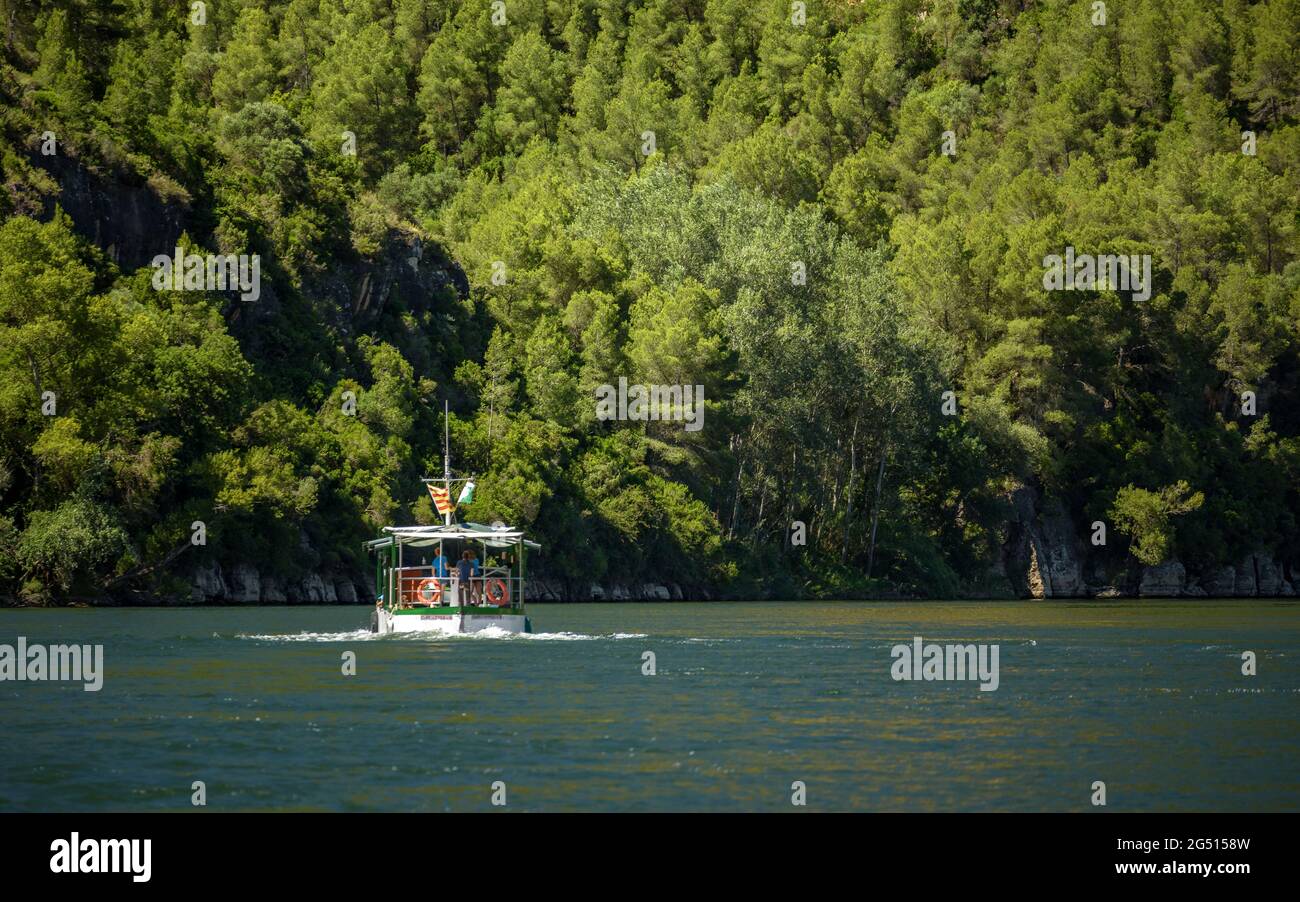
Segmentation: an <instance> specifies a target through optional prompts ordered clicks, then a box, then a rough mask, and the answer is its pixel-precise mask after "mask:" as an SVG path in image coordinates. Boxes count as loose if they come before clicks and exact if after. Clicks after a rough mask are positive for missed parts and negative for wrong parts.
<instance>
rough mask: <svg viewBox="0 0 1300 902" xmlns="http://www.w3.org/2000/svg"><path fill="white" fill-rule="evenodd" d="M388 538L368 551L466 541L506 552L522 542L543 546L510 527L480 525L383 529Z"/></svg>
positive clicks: (377, 541)
mask: <svg viewBox="0 0 1300 902" xmlns="http://www.w3.org/2000/svg"><path fill="white" fill-rule="evenodd" d="M384 532H386V533H388V535H386V536H384V537H383V538H379V539H375V540H373V541H370V542H367V543H366V547H367V548H386V547H388V546H390V545H392V544H393V543H394V542H396V543H397V544H399V545H409V546H411V547H413V548H427V547H429V546H431V545H437V544H438V543H439V542H442V541H444V540H446V539H468V540H470V541H473V542H483V543H484V544H485V545H487V546H488V547H489V548H509V547H511V546H512V545H517V544H519V543H520V542H523V543H524V544H525V545H527V546H528V547H529V548H541V547H542V546H541V545H539V544H537V543H536V542H534V541H532V540H531V539H526V538H524V531H523V530H522V529H515V528H514V527H511V526H485V525H483V524H482V523H453V524H451V525H450V526H445V525H443V524H441V523H438V524H435V525H432V526H385V527H384Z"/></svg>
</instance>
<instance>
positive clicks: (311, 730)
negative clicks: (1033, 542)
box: [0, 599, 1300, 811]
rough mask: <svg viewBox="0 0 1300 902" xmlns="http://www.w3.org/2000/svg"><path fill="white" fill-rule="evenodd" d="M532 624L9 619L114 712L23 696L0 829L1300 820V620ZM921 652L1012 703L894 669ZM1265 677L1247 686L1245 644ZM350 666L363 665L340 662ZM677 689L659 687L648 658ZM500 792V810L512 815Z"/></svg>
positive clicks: (653, 615)
mask: <svg viewBox="0 0 1300 902" xmlns="http://www.w3.org/2000/svg"><path fill="white" fill-rule="evenodd" d="M529 613H530V616H531V618H532V621H533V626H534V629H535V630H536V633H535V634H534V635H532V636H513V637H482V636H479V637H455V638H429V637H419V636H385V637H383V638H379V637H376V636H372V634H371V633H370V632H369V611H368V609H367V608H364V607H279V608H259V607H244V608H193V609H185V608H140V609H104V608H93V609H60V610H12V609H9V610H0V644H9V645H15V644H16V642H17V638H18V637H19V636H23V637H25V638H26V641H27V642H28V643H29V644H31V643H46V644H55V643H87V644H101V645H102V646H103V649H104V651H103V654H104V682H103V688H102V689H101V691H99V692H86V691H84V690H83V688H82V686H81V684H80V683H58V682H11V681H4V682H0V811H15V810H19V811H31V810H38V811H67V810H73V811H83V810H84V811H124V810H154V811H189V810H193V806H192V805H191V795H192V793H193V790H192V784H193V783H194V781H202V782H203V783H204V784H205V786H206V793H207V810H209V811H214V810H327V811H365V810H399V811H443V810H453V811H468V810H477V811H491V810H498V809H497V808H496V807H494V806H493V805H492V796H493V784H494V783H496V782H498V781H499V782H501V783H504V784H505V799H506V805H505V810H514V811H518V810H523V811H536V810H548V811H550V810H575V811H625V810H632V811H659V810H671V811H683V810H685V811H752V810H761V811H767V810H770V811H791V810H798V809H796V808H795V806H793V805H792V804H791V796H792V784H794V783H795V782H796V781H800V782H802V783H803V784H804V786H805V787H806V800H807V806H806V807H807V809H808V810H862V811H875V810H886V811H899V810H909V811H910V810H915V811H950V810H958V811H967V810H980V811H983V810H1033V811H1036V810H1071V811H1094V810H1097V809H1095V808H1094V806H1093V805H1092V804H1091V803H1090V799H1091V797H1092V795H1093V790H1092V784H1093V783H1094V781H1103V782H1105V784H1106V795H1107V810H1151V811H1163V810H1197V811H1218V810H1232V811H1242V810H1247V811H1253V810H1290V811H1294V810H1297V809H1300V603H1297V602H1294V601H1291V600H1285V599H1276V600H1275V599H1237V600H1229V601H1194V602H1193V601H1182V600H1179V601H1104V602H1103V601H1086V602H1084V601H1081V602H1077V603H1061V602H951V603H949V602H924V603H888V602H870V603H868V602H857V603H855V602H839V603H815V602H800V603H701V604H694V603H692V604H682V603H679V604H633V603H622V604H581V605H534V606H531V607H530V609H529ZM917 635H920V636H922V637H924V639H925V641H927V642H929V641H934V642H940V643H950V642H956V643H963V644H964V643H988V644H997V645H998V648H999V685H998V688H997V689H996V691H991V692H982V691H980V689H979V686H978V684H977V683H975V682H970V681H967V682H956V681H953V682H924V681H922V682H912V681H896V680H894V679H893V678H892V677H891V673H890V670H891V664H892V663H893V659H892V657H891V651H890V650H891V648H892V647H893V646H895V645H897V644H910V643H911V641H912V639H913V637H914V636H917ZM1247 650H1249V651H1253V652H1254V653H1255V654H1256V656H1257V661H1258V663H1257V666H1258V673H1257V675H1255V676H1244V675H1243V674H1242V658H1241V655H1242V652H1243V651H1247ZM349 651H350V652H354V653H355V656H356V673H355V675H352V676H345V675H344V674H343V673H342V670H343V656H344V653H345V652H349ZM647 651H649V652H653V653H654V663H655V669H656V673H655V674H654V675H646V674H645V673H643V669H644V666H645V665H644V661H645V660H646V659H645V655H644V653H645V652H647ZM499 796H500V794H499V793H498V798H499Z"/></svg>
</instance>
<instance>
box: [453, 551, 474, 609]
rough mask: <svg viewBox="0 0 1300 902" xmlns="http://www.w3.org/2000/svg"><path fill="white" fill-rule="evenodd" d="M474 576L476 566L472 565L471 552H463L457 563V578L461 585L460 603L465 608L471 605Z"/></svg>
mask: <svg viewBox="0 0 1300 902" xmlns="http://www.w3.org/2000/svg"><path fill="white" fill-rule="evenodd" d="M473 575H474V565H473V564H472V563H470V560H469V551H462V552H461V554H460V560H459V561H457V562H456V576H457V577H458V581H459V583H460V603H461V606H462V607H463V606H464V605H466V604H468V603H469V599H470V588H469V584H470V578H471V577H472V576H473Z"/></svg>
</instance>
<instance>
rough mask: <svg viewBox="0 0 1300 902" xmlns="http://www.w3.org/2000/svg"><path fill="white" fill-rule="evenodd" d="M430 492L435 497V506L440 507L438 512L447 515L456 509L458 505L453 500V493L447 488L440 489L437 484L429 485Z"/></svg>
mask: <svg viewBox="0 0 1300 902" xmlns="http://www.w3.org/2000/svg"><path fill="white" fill-rule="evenodd" d="M429 494H430V495H431V496H432V497H433V506H434V507H436V508H437V509H438V513H440V514H442V515H443V516H446V515H447V514H450V513H451V512H452V511H454V510H455V509H456V505H455V504H454V503H453V502H452V500H451V494H450V493H449V492H448V491H447V490H446V489H440V488H438V487H437V486H436V485H430V486H429Z"/></svg>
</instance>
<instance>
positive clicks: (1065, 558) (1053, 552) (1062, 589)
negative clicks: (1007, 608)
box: [1004, 486, 1086, 598]
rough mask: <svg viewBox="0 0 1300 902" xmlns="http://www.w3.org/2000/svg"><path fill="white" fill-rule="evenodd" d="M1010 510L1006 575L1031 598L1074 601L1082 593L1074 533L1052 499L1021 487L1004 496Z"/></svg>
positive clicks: (1079, 556)
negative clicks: (1042, 499)
mask: <svg viewBox="0 0 1300 902" xmlns="http://www.w3.org/2000/svg"><path fill="white" fill-rule="evenodd" d="M1009 500H1010V502H1011V506H1012V510H1013V516H1012V520H1011V525H1010V530H1009V536H1008V541H1007V545H1006V547H1005V548H1004V552H1005V555H1004V556H1005V559H1006V572H1007V576H1008V577H1009V579H1010V580H1011V584H1012V586H1013V587H1014V588H1015V590H1016V591H1017V593H1018V594H1020V595H1021V596H1024V597H1032V598H1079V597H1082V596H1083V595H1085V594H1086V587H1085V584H1084V579H1083V554H1082V545H1081V543H1080V541H1079V536H1078V533H1077V532H1076V530H1075V528H1074V523H1073V522H1071V520H1070V518H1069V516H1068V515H1067V514H1066V512H1065V510H1064V508H1063V507H1062V506H1061V505H1060V503H1058V502H1056V501H1046V502H1042V501H1041V499H1040V497H1039V493H1038V491H1037V490H1036V489H1033V488H1031V487H1029V486H1021V487H1020V488H1018V489H1016V490H1015V491H1013V492H1012V493H1011V495H1010V498H1009Z"/></svg>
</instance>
